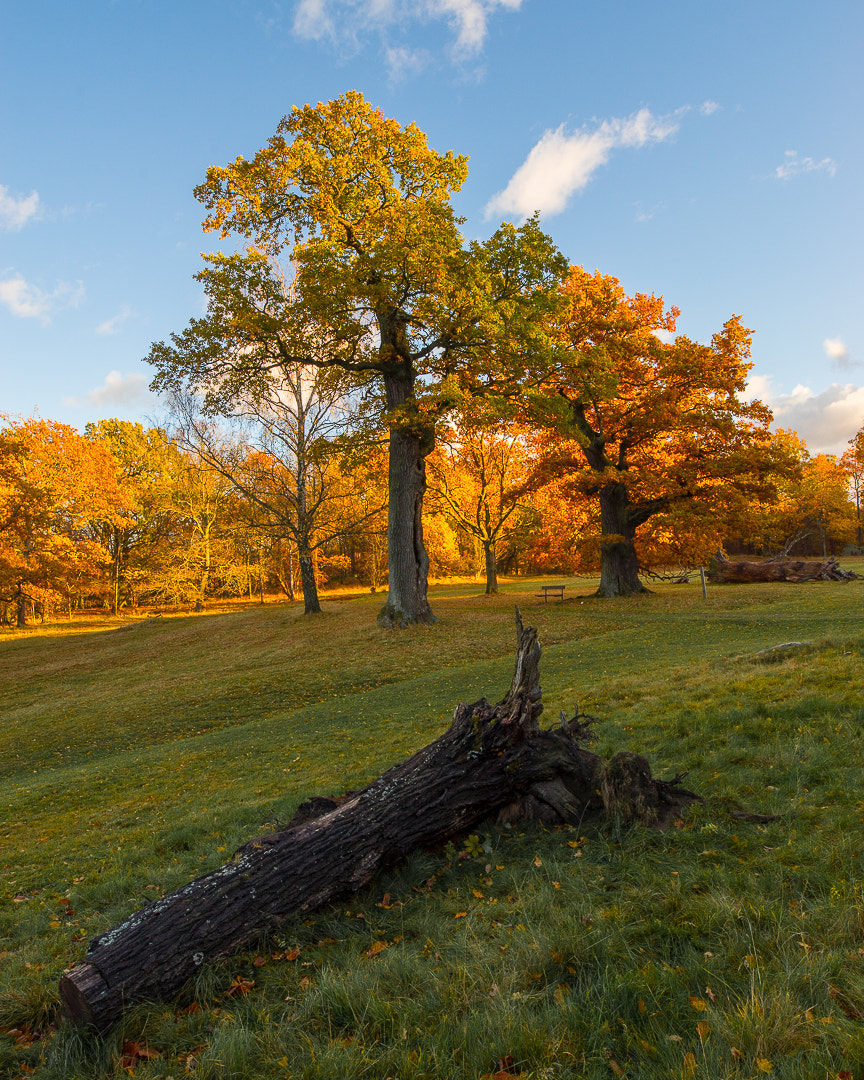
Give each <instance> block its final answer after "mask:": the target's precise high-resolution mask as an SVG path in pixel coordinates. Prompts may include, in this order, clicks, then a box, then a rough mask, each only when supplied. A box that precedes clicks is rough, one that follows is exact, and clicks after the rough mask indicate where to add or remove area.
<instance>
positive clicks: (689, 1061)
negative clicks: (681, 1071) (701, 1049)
mask: <svg viewBox="0 0 864 1080" xmlns="http://www.w3.org/2000/svg"><path fill="white" fill-rule="evenodd" d="M684 1068H685V1069H686V1070H687V1072H688V1073H692V1072H696V1055H695V1054H694V1053H693V1051H692V1050H690V1051H688V1052H687V1053H686V1054H685V1055H684Z"/></svg>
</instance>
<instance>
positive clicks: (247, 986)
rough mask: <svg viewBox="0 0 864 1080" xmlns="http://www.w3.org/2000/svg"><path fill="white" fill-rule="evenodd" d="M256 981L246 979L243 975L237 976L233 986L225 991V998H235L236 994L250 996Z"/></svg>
mask: <svg viewBox="0 0 864 1080" xmlns="http://www.w3.org/2000/svg"><path fill="white" fill-rule="evenodd" d="M254 985H255V980H254V979H244V978H243V976H242V975H235V976H234V979H233V981H232V983H231V985H230V986H229V987H228V989H227V990H226V991H225V997H234V995H235V994H240V995H241V997H242V996H243V995H244V994H248V993H249V991H250V990H251V989H252V988H253V987H254Z"/></svg>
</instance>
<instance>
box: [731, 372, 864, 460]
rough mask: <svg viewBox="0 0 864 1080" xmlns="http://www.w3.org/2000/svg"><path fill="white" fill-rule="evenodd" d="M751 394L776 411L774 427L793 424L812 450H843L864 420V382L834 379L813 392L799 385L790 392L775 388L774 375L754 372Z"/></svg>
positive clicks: (837, 451) (830, 452)
mask: <svg viewBox="0 0 864 1080" xmlns="http://www.w3.org/2000/svg"><path fill="white" fill-rule="evenodd" d="M747 395H748V397H758V398H761V399H762V401H764V402H765V404H766V405H768V406H770V407H771V409H772V410H773V412H774V424H773V426H774V427H775V428H792V430H793V431H797V432H798V434H799V435H800V436H801V438H802V439H803V440H804V441H805V442H806V443H807V449H808V450H809V451H810V453H811V454H842V453H843V451H844V450H845V449H846V447H847V444H848V441H849V439H851V438H852V437H853V436H854V435H855V432H856V431H858V429H859V428H860V427H861V425H862V424H864V386H853V385H852V384H851V383H847V384H846V385H840V384H839V383H834V384H833V385H832V386H829V387H828V388H827V389H826V390H821V391H819V392H818V393H814V391H813V390H811V389H810V387H809V386H802V385H798V386H796V387H795V388H794V390H793V391H792V392H791V394H781V393H777V392H775V391H774V388H773V386H772V384H771V379H770V378H769V377H766V376H764V375H754V376H753V377H752V378H751V379H750V381H749V382H748V384H747Z"/></svg>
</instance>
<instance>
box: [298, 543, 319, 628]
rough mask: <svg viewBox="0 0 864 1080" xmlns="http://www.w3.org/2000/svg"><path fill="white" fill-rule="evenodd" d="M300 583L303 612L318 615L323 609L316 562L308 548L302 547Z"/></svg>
mask: <svg viewBox="0 0 864 1080" xmlns="http://www.w3.org/2000/svg"><path fill="white" fill-rule="evenodd" d="M299 562H300V585H301V586H302V589H303V614H304V615H317V614H318V613H319V612H320V611H321V604H320V602H319V600H318V585H317V583H316V581H315V563H314V560H313V559H312V552H311V551H309V549H308V548H303V549H300V559H299Z"/></svg>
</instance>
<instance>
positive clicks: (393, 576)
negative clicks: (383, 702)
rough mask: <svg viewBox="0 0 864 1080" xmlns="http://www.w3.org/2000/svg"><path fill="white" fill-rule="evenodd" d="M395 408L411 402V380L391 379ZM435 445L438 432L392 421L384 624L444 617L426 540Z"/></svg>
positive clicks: (389, 385)
mask: <svg viewBox="0 0 864 1080" xmlns="http://www.w3.org/2000/svg"><path fill="white" fill-rule="evenodd" d="M385 385H386V388H387V401H388V405H389V406H390V408H391V409H392V408H397V407H400V406H401V407H405V406H408V407H410V405H411V403H412V397H413V385H414V380H413V376H412V377H411V379H410V381H407V380H406V379H397V378H395V377H388V378H387V379H385ZM434 445H435V438H434V432H433V431H431V430H423V431H420V432H418V431H417V430H416V429H415V428H414V427H412V426H411V425H410V424H408V423H407V422H406V421H405V419H404V418H403V419H402V420H400V422H399V423H395V424H393V425H391V427H390V462H389V486H390V504H389V508H388V514H387V567H388V578H387V586H388V587H387V603H386V604H385V605H384V607H383V608H382V609H381V611H380V613H379V615H378V624H379V625H380V626H386V627H405V626H409V625H411V624H412V623H433V622H437V621H438V620H437V619H436V618H435V616H434V614H433V613H432V609H431V608H430V607H429V600H428V598H427V595H426V592H427V587H428V578H429V556H428V555H427V554H426V547H425V546H424V544H423V496H424V494H425V492H426V455H427V454H429V453H431V451H432V449H433V447H434Z"/></svg>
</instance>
